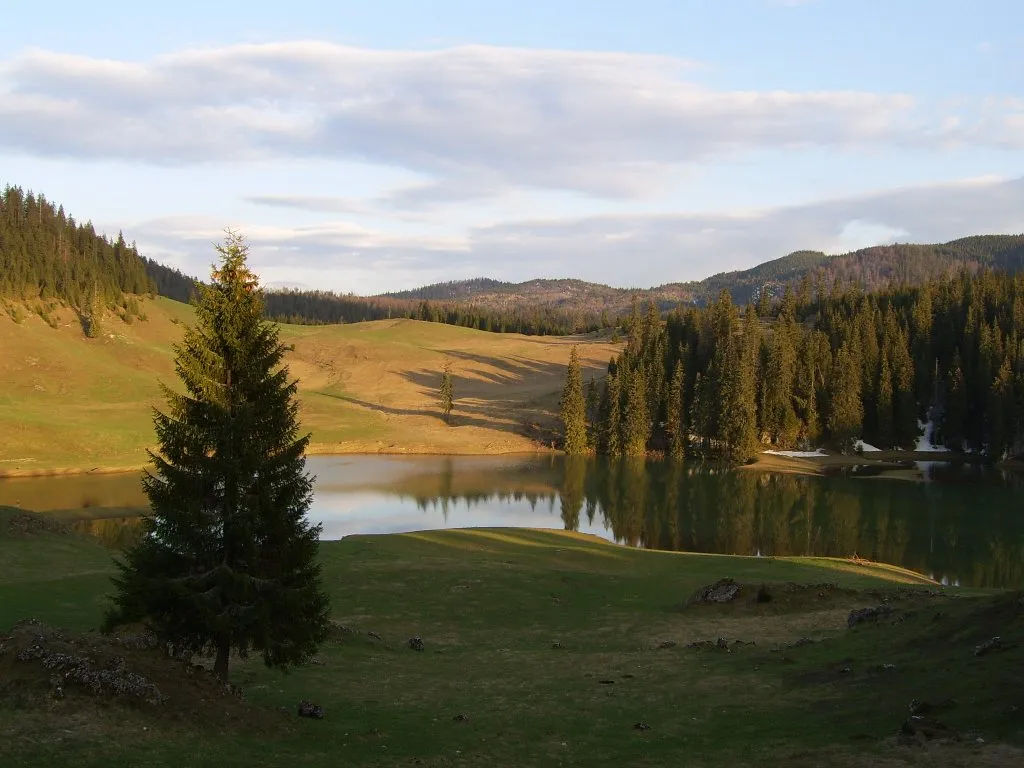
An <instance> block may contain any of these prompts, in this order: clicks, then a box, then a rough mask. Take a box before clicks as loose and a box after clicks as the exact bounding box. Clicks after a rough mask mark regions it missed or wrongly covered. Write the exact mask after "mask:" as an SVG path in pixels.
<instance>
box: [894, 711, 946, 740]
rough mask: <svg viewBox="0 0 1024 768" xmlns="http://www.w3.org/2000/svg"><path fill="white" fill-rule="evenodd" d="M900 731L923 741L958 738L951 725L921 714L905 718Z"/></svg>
mask: <svg viewBox="0 0 1024 768" xmlns="http://www.w3.org/2000/svg"><path fill="white" fill-rule="evenodd" d="M900 733H901V734H902V735H903V736H910V737H914V738H916V739H918V740H921V741H932V740H934V739H952V738H956V733H955V732H954V731H953V730H952V729H951V728H950V727H949V726H947V725H945V724H944V723H940V722H939V721H938V720H933V719H931V718H927V717H922V716H921V715H912V716H911V717H909V718H907V719H906V720H904V721H903V723H902V724H901V725H900Z"/></svg>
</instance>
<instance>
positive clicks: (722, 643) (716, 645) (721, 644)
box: [686, 637, 732, 653]
mask: <svg viewBox="0 0 1024 768" xmlns="http://www.w3.org/2000/svg"><path fill="white" fill-rule="evenodd" d="M686 647H687V648H708V649H710V650H719V651H725V652H726V653H731V652H732V650H731V649H730V648H729V641H728V640H726V639H725V638H724V637H720V638H718V639H717V640H694V641H693V642H692V643H687V644H686Z"/></svg>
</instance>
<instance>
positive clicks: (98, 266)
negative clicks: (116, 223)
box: [0, 187, 154, 309]
mask: <svg viewBox="0 0 1024 768" xmlns="http://www.w3.org/2000/svg"><path fill="white" fill-rule="evenodd" d="M153 289H154V286H153V284H152V283H151V281H150V279H149V277H148V276H147V274H146V269H145V265H144V264H143V262H142V260H141V259H140V258H139V254H138V251H137V250H136V248H135V245H134V244H130V245H129V244H128V243H126V242H125V240H124V237H123V236H121V235H118V237H117V239H116V240H113V241H111V240H109V239H108V238H106V237H103V236H101V235H99V234H97V232H96V230H95V229H94V228H93V226H92V224H91V223H90V222H87V223H84V224H80V223H78V222H76V221H75V219H74V218H72V217H71V216H68V215H66V214H65V213H64V208H63V207H62V206H55V205H54V204H53V203H51V202H50V201H49V200H47V199H46V198H45V197H44V196H42V195H34V194H32V193H31V192H28V193H26V192H24V191H23V190H21V189H19V188H17V187H7V188H6V189H4V191H3V193H2V195H0V296H4V297H8V298H15V299H42V300H43V301H49V300H52V299H56V300H59V301H63V302H66V303H67V304H69V305H71V306H72V307H76V308H83V309H85V308H87V307H88V306H89V305H90V304H91V303H92V302H95V301H98V300H102V301H106V302H120V301H122V300H123V299H124V297H125V295H126V294H135V295H137V294H144V293H149V292H151V291H152V290H153Z"/></svg>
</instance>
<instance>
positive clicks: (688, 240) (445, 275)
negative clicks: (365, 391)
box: [131, 178, 1024, 294]
mask: <svg viewBox="0 0 1024 768" xmlns="http://www.w3.org/2000/svg"><path fill="white" fill-rule="evenodd" d="M235 225H236V226H237V227H239V228H240V229H242V230H243V231H244V232H245V233H246V234H247V235H248V237H249V239H250V241H251V242H252V245H253V263H254V265H255V266H256V268H257V269H258V270H259V271H260V272H261V274H262V276H263V278H264V280H266V281H268V282H275V283H282V282H283V283H287V284H291V285H295V284H305V285H315V286H319V287H322V288H330V289H335V290H340V291H345V292H347V291H351V292H355V293H364V294H367V293H378V292H384V291H387V290H399V289H402V288H411V287H414V286H417V285H422V284H424V283H430V282H436V281H439V280H451V279H459V278H468V277H477V276H489V277H495V278H501V279H507V280H526V279H530V278H533V277H582V278H584V279H588V280H596V281H602V282H607V283H610V284H613V285H620V286H638V287H646V286H650V285H654V284H661V283H665V282H670V281H685V280H692V279H700V278H703V277H706V276H708V275H710V274H713V273H716V272H722V271H728V270H732V269H743V268H746V267H750V266H753V265H754V264H757V263H760V262H762V261H766V260H768V259H772V258H776V257H779V256H783V255H785V254H786V253H789V252H791V251H794V250H798V249H803V248H809V249H816V250H822V251H826V252H830V253H839V252H844V251H847V250H850V249H854V248H858V247H863V246H867V245H874V244H877V243H885V242H892V241H894V240H899V241H902V242H908V241H909V242H944V241H947V240H952V239H955V238H957V237H962V236H965V235H971V234H980V233H1006V232H1011V233H1020V232H1024V179H1009V180H1004V179H993V178H981V179H971V180H964V181H959V182H954V183H948V184H937V185H928V186H919V187H907V188H899V189H890V190H884V191H879V192H875V193H872V194H867V195H861V196H858V197H848V198H840V199H834V200H826V201H822V202H816V203H810V204H805V205H798V206H790V207H785V208H772V209H762V210H753V211H747V212H741V213H732V214H717V213H710V214H662V215H602V216H590V217H582V218H573V219H568V218H561V219H550V220H538V221H519V222H508V223H501V224H496V225H492V226H485V227H476V228H472V229H470V230H468V231H467V232H466V233H465V234H464V235H463V236H455V237H438V236H432V237H427V236H421V235H417V234H415V233H413V234H403V235H401V236H398V235H394V234H389V233H384V232H378V231H375V230H371V229H368V228H365V227H360V226H356V225H353V224H350V223H346V222H332V223H327V224H323V225H317V226H311V227H295V228H288V227H270V226H265V225H264V226H261V225H247V224H246V223H245V222H236V223H235ZM221 230H222V225H221V224H220V223H216V222H214V221H212V220H209V219H201V218H186V219H180V218H179V219H163V220H157V221H151V222H143V223H141V224H139V225H136V226H133V227H132V228H131V231H132V232H133V233H135V236H136V237H137V238H138V242H139V245H140V247H142V248H143V250H144V251H147V252H148V253H150V254H155V255H160V256H162V257H164V258H167V259H168V260H170V261H171V262H172V263H174V264H176V265H178V266H181V267H183V268H185V269H186V270H188V271H191V272H193V273H199V274H205V273H206V272H207V271H208V270H207V265H208V264H209V262H210V261H211V257H212V250H211V248H210V246H209V244H210V243H211V242H212V241H214V240H218V239H219V238H220V235H221Z"/></svg>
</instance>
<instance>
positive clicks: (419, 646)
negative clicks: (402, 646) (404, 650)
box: [409, 635, 426, 651]
mask: <svg viewBox="0 0 1024 768" xmlns="http://www.w3.org/2000/svg"><path fill="white" fill-rule="evenodd" d="M409 648H411V649H412V650H414V651H422V650H423V649H424V648H426V645H424V643H423V638H421V637H420V636H419V635H416V637H410V638H409Z"/></svg>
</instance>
